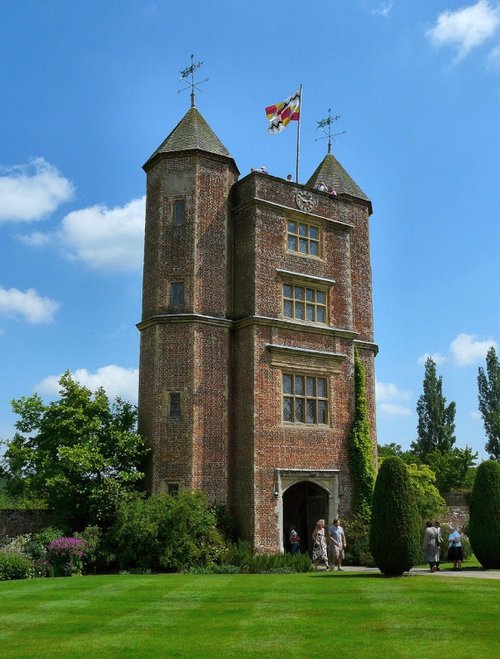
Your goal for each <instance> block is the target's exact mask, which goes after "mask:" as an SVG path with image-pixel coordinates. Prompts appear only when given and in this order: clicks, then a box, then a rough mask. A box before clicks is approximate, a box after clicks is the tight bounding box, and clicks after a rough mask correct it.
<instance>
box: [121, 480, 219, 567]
mask: <svg viewBox="0 0 500 659" xmlns="http://www.w3.org/2000/svg"><path fill="white" fill-rule="evenodd" d="M110 537H111V539H112V542H113V543H114V548H115V550H116V554H117V560H118V564H119V566H120V568H121V569H130V568H141V569H150V570H154V571H161V570H167V571H179V570H189V569H191V568H193V567H195V566H204V565H210V564H212V563H216V562H220V561H221V559H222V557H223V555H224V551H225V547H224V543H223V540H222V537H221V535H220V533H219V531H218V530H217V528H216V518H215V514H214V511H213V509H212V508H211V507H210V506H209V505H208V502H207V498H206V496H205V495H204V494H203V493H201V492H192V493H190V492H181V493H180V494H179V495H178V496H176V497H172V496H168V495H160V496H153V497H151V498H149V499H144V498H142V497H140V496H138V497H136V498H135V499H134V500H132V501H128V502H126V503H124V504H123V505H122V506H121V508H120V509H119V512H118V515H117V519H116V522H115V525H114V527H113V529H112V533H111V536H110Z"/></svg>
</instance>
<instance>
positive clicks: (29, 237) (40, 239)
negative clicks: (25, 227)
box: [16, 231, 50, 247]
mask: <svg viewBox="0 0 500 659" xmlns="http://www.w3.org/2000/svg"><path fill="white" fill-rule="evenodd" d="M16 237H17V239H18V240H19V242H21V243H24V244H25V245H29V246H30V247H41V246H43V245H46V244H47V243H49V242H50V235H49V234H47V233H41V232H40V231H33V232H32V233H27V234H19V235H18V236H16Z"/></svg>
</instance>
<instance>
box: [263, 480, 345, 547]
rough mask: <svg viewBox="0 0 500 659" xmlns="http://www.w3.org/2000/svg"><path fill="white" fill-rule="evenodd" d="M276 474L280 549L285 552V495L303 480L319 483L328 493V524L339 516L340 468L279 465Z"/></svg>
mask: <svg viewBox="0 0 500 659" xmlns="http://www.w3.org/2000/svg"><path fill="white" fill-rule="evenodd" d="M274 472H275V475H274V491H273V494H274V496H275V497H276V512H277V515H278V534H279V550H280V553H281V554H283V553H284V551H285V547H284V544H283V537H284V528H283V495H284V493H285V492H286V491H287V490H288V488H290V487H292V485H296V484H298V483H302V482H310V483H314V484H315V485H318V486H319V487H321V488H322V489H323V490H325V491H326V493H327V495H328V515H327V519H326V524H327V525H328V523H329V521H330V520H333V519H334V518H335V517H337V514H338V509H339V503H340V471H339V470H338V469H282V468H279V467H277V468H276V469H275V470H274Z"/></svg>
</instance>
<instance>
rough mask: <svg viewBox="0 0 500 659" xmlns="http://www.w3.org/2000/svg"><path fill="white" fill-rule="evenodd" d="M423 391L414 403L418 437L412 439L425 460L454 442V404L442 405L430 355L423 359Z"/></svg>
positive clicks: (446, 450) (444, 403) (434, 367)
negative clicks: (432, 453)
mask: <svg viewBox="0 0 500 659" xmlns="http://www.w3.org/2000/svg"><path fill="white" fill-rule="evenodd" d="M423 388H424V392H423V394H422V395H421V396H420V398H419V399H418V402H417V414H418V426H417V432H418V439H417V440H416V441H415V442H412V445H411V447H412V449H413V450H414V451H415V453H416V455H417V456H418V457H419V458H420V459H421V460H423V461H424V462H426V458H427V455H428V454H429V453H430V452H431V451H435V450H438V451H441V452H442V453H446V452H448V451H450V450H451V448H452V446H453V444H454V443H455V440H456V437H455V411H456V406H455V403H453V402H451V403H450V404H449V405H446V398H445V397H444V396H443V378H442V377H439V378H438V376H437V373H436V364H435V362H434V360H433V359H432V358H431V357H428V358H427V360H426V362H425V375H424V383H423Z"/></svg>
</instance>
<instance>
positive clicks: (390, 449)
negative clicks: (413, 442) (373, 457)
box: [377, 442, 419, 464]
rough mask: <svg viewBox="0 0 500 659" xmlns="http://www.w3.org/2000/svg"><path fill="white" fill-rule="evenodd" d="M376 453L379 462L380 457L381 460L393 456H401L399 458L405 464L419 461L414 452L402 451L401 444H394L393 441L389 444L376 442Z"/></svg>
mask: <svg viewBox="0 0 500 659" xmlns="http://www.w3.org/2000/svg"><path fill="white" fill-rule="evenodd" d="M377 453H378V459H379V464H380V461H381V459H382V460H383V459H384V458H395V457H397V458H401V460H402V461H403V462H405V463H406V464H411V463H415V462H419V460H418V458H417V456H416V455H415V453H413V452H412V451H403V449H402V447H401V444H396V443H395V442H392V443H391V444H382V445H380V444H378V445H377Z"/></svg>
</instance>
